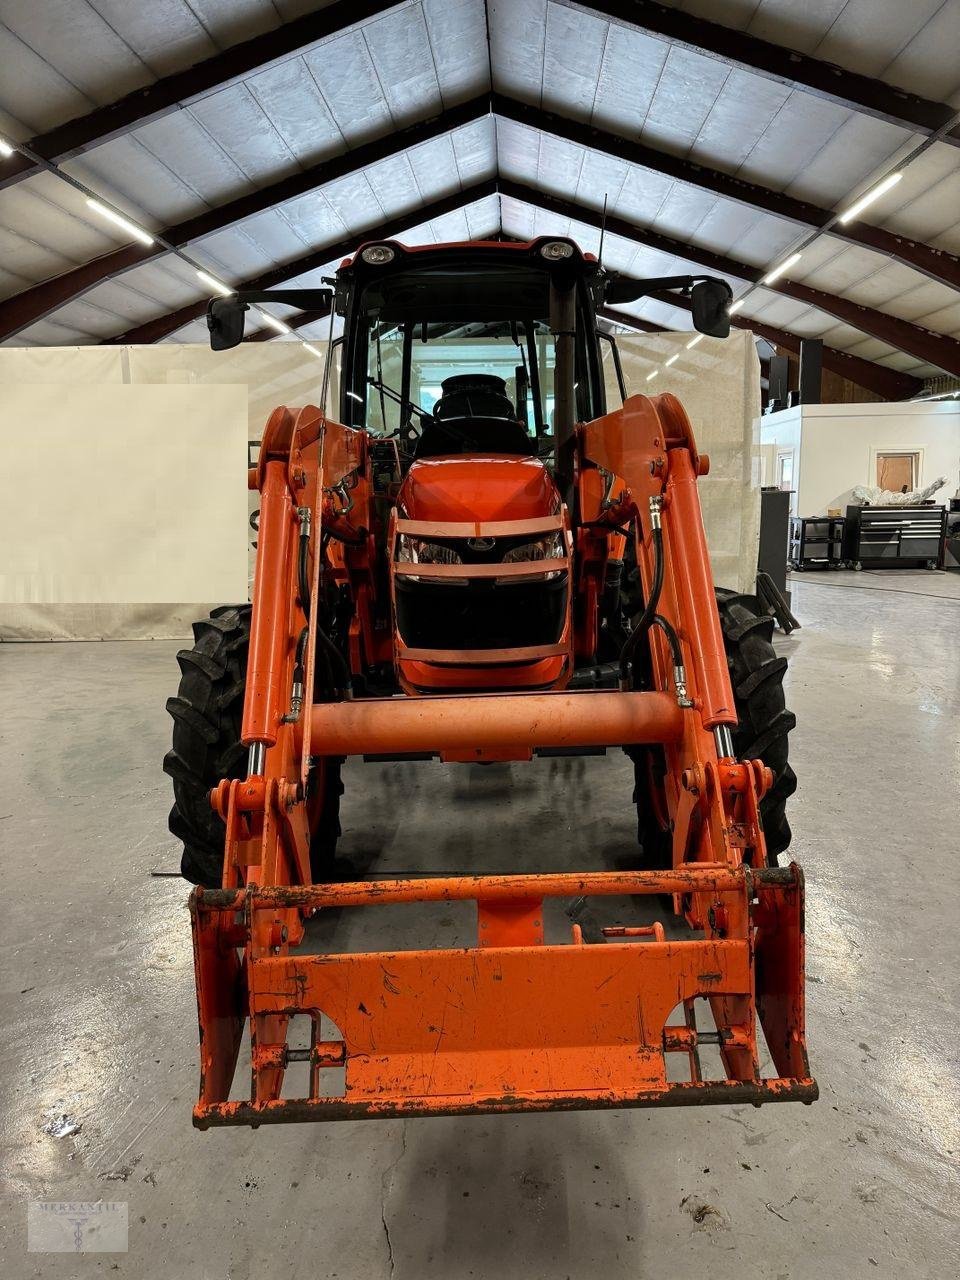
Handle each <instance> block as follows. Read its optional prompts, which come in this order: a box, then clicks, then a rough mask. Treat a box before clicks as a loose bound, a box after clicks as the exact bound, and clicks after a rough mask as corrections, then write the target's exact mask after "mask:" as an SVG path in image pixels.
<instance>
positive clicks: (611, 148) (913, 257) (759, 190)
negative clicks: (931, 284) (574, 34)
mask: <svg viewBox="0 0 960 1280" xmlns="http://www.w3.org/2000/svg"><path fill="white" fill-rule="evenodd" d="M492 106H493V111H494V113H495V114H496V115H498V116H500V117H502V118H503V119H504V120H512V121H514V122H515V123H517V124H523V125H527V126H528V127H529V128H532V129H538V130H539V131H540V132H541V133H550V134H553V135H554V137H557V138H562V139H563V140H564V141H565V142H573V143H576V144H577V145H578V146H582V147H587V148H589V149H590V150H591V151H599V152H600V153H601V154H602V155H607V156H610V157H611V158H612V159H615V160H621V161H622V160H626V161H627V163H628V164H635V165H640V166H641V167H642V168H644V169H650V170H652V171H653V172H654V173H662V174H664V175H666V176H667V177H669V178H674V179H676V181H678V182H685V183H687V184H689V185H690V186H694V187H700V188H701V189H702V190H704V191H709V192H710V193H711V194H712V195H716V196H722V197H723V198H724V199H726V200H734V201H736V203H737V204H743V205H746V206H747V207H748V208H751V209H762V210H763V212H764V213H771V214H773V215H774V217H777V218H783V219H785V220H786V221H788V222H796V223H798V224H800V225H801V226H806V227H813V228H817V229H819V228H821V227H825V226H827V224H828V223H829V222H830V221H831V219H833V218H835V217H836V213H835V212H834V210H832V209H823V208H821V207H820V206H818V205H815V204H811V203H810V202H809V201H807V200H798V199H796V197H794V196H789V195H786V194H784V193H783V192H782V191H775V190H773V189H772V188H770V187H764V186H761V185H760V184H759V183H757V182H748V181H746V179H744V178H738V177H735V176H734V175H733V174H730V173H724V172H723V171H722V170H720V169H711V168H709V167H707V166H706V165H703V164H699V163H698V162H697V161H695V160H684V159H682V158H681V157H679V156H675V155H672V154H671V153H670V152H668V151H660V150H658V149H657V148H656V147H651V146H649V145H648V144H647V143H645V142H640V141H638V140H637V139H636V138H629V137H626V136H625V135H623V134H618V133H614V132H613V131H612V130H610V129H603V128H599V127H598V126H597V125H593V124H586V123H584V122H583V121H582V120H574V119H572V118H571V117H570V116H565V115H560V114H559V113H557V112H555V111H546V110H544V109H543V108H542V107H537V106H532V105H530V104H529V103H525V102H520V101H518V100H517V99H515V98H510V97H507V96H506V95H504V94H501V93H495V94H493V95H492ZM829 234H830V235H832V236H834V237H836V239H838V240H845V241H847V242H848V243H850V244H860V245H863V246H864V247H865V248H867V249H874V250H875V251H876V252H877V253H882V254H884V255H885V256H888V257H891V258H896V259H897V261H899V262H902V263H903V264H904V265H905V266H908V267H913V268H914V270H916V271H919V272H921V273H922V274H923V275H925V276H929V278H930V279H931V280H936V281H938V282H939V283H941V284H947V285H950V286H951V288H954V289H958V290H960V258H958V257H956V256H955V255H954V254H952V253H947V252H946V251H945V250H943V249H935V248H933V247H932V246H931V245H928V244H923V243H922V242H920V241H918V240H911V239H910V238H909V237H908V236H902V235H899V234H897V233H896V232H894V231H885V230H884V229H883V228H882V227H875V226H871V225H870V224H869V223H866V222H863V221H862V220H861V219H859V218H857V219H855V220H854V221H853V222H850V223H848V224H847V225H846V226H844V225H843V224H841V223H837V224H835V225H834V226H832V227H830V231H829Z"/></svg>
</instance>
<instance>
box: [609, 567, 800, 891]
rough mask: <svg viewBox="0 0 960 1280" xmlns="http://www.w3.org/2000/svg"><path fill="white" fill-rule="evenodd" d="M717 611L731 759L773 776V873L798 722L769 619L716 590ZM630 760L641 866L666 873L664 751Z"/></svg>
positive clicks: (637, 753)
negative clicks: (729, 695) (731, 715)
mask: <svg viewBox="0 0 960 1280" xmlns="http://www.w3.org/2000/svg"><path fill="white" fill-rule="evenodd" d="M717 607H718V609H719V611H720V625H721V628H722V630H723V642H724V648H725V650H726V655H727V665H728V667H729V669H730V683H731V685H732V686H733V696H734V704H735V706H736V711H737V721H738V723H737V727H736V728H735V729H734V730H733V751H734V755H735V756H736V758H737V759H738V760H762V761H763V763H764V764H765V765H766V766H767V767H768V768H770V769H772V770H773V786H772V787H771V788H770V790H769V791H768V792H767V794H766V795H765V796H764V797H763V799H762V800H761V801H760V821H761V825H762V827H763V835H764V840H765V842H766V846H767V863H768V865H769V866H772V867H775V866H776V865H777V855H778V854H780V853H782V852H783V851H784V849H786V848H787V846H788V845H789V844H790V840H791V832H790V823H789V822H788V821H787V815H786V804H787V800H788V799H789V797H790V796H792V795H793V793H794V791H796V789H797V777H796V774H795V773H794V772H793V770H792V769H791V767H790V764H789V762H788V758H787V752H788V746H787V734H788V733H789V732H790V730H791V729H792V728H793V727H794V725H795V724H796V722H797V721H796V716H794V714H793V713H792V712H791V711H788V710H787V708H786V702H785V700H784V693H783V677H784V673H785V671H786V669H787V660H786V658H778V657H777V654H776V651H775V650H774V647H773V642H772V635H773V626H774V621H773V618H771V617H770V616H769V615H767V614H758V613H757V604H756V599H755V597H752V596H743V595H739V594H738V593H737V592H736V591H727V590H725V589H724V588H721V587H718V588H717ZM629 754H630V755H631V758H632V759H633V762H634V766H633V768H634V793H633V799H634V803H635V804H636V806H637V839H638V840H639V842H640V845H641V848H642V853H643V863H644V865H645V866H647V867H650V868H662V867H669V866H670V865H671V861H672V843H673V837H672V832H671V831H670V830H669V829H668V828H667V827H665V826H664V821H665V801H664V799H663V777H664V772H665V769H666V763H665V759H664V754H663V749H662V748H661V747H635V748H631V749H630V752H629ZM658 808H659V809H660V810H661V813H660V816H659V818H658V814H657V810H658Z"/></svg>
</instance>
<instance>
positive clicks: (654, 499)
mask: <svg viewBox="0 0 960 1280" xmlns="http://www.w3.org/2000/svg"><path fill="white" fill-rule="evenodd" d="M662 511H663V495H662V494H660V493H652V494H651V495H650V529H651V532H652V531H654V530H658V529H659V528H660V524H661V520H660V516H661V512H662Z"/></svg>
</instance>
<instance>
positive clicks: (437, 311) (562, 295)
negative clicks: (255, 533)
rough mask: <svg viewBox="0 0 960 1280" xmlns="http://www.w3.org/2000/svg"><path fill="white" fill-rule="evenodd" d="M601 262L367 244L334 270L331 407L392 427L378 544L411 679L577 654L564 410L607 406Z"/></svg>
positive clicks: (567, 668) (548, 673)
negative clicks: (388, 519)
mask: <svg viewBox="0 0 960 1280" xmlns="http://www.w3.org/2000/svg"><path fill="white" fill-rule="evenodd" d="M599 280H600V273H599V268H598V264H597V263H596V261H595V259H593V258H592V256H590V255H584V254H582V253H581V252H580V250H579V249H578V248H577V247H576V246H575V245H574V244H573V243H572V242H570V241H567V240H538V241H534V242H533V243H531V244H501V243H496V242H493V243H479V244H472V245H451V246H440V247H438V248H430V249H427V250H424V249H408V248H406V247H404V246H403V245H399V244H396V243H389V244H375V245H367V246H366V247H364V248H362V249H361V250H360V251H359V252H358V254H357V255H356V256H355V257H354V258H353V259H351V260H350V261H348V262H347V263H346V264H345V265H344V266H343V267H342V268H341V270H340V272H339V273H338V276H337V295H336V296H337V305H338V308H339V309H340V310H341V311H342V313H343V314H344V320H345V338H344V343H345V352H344V361H343V363H344V370H345V373H344V377H343V380H342V386H341V391H340V411H341V415H342V418H343V421H344V422H345V423H346V424H347V425H348V426H355V427H361V426H362V427H364V428H365V429H366V431H367V432H372V433H373V434H374V435H375V436H376V437H378V438H380V439H381V440H383V439H386V440H393V441H395V442H396V444H397V449H398V457H399V460H400V470H401V477H402V478H401V481H400V485H399V489H398V492H397V495H396V505H395V510H394V512H393V523H392V524H391V526H390V529H389V531H388V538H387V547H386V551H387V559H388V562H389V565H390V571H391V600H392V605H393V612H394V617H395V639H394V646H395V651H394V668H395V671H396V676H397V680H398V683H399V684H400V687H401V688H403V689H404V690H405V691H406V692H408V693H413V694H418V693H428V692H439V691H449V690H451V689H476V690H490V689H500V688H517V687H522V688H528V689H529V688H540V689H543V688H556V687H562V686H563V685H565V684H566V683H567V682H568V681H569V679H570V677H571V675H572V674H573V669H574V655H573V646H572V633H573V628H572V605H573V599H572V591H571V583H572V556H573V536H572V526H571V519H570V512H569V509H568V505H567V504H566V503H565V501H564V496H565V493H567V492H569V488H570V484H571V482H572V473H569V474H567V475H566V476H564V474H563V461H564V450H565V447H567V448H566V452H567V459H566V460H567V464H568V472H569V465H570V461H571V459H570V457H569V448H568V446H569V442H570V441H571V439H572V433H573V427H574V423H575V422H576V421H578V420H589V419H591V418H595V417H598V416H600V415H601V414H602V413H603V411H604V403H603V384H602V378H601V370H600V361H599V353H598V349H597V342H596V331H595V325H594V295H593V290H594V289H595V288H596V286H597V285H598V283H599Z"/></svg>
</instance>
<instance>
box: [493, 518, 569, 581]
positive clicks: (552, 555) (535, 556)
mask: <svg viewBox="0 0 960 1280" xmlns="http://www.w3.org/2000/svg"><path fill="white" fill-rule="evenodd" d="M566 554H567V553H566V548H565V547H564V543H563V533H562V532H561V531H560V530H559V529H558V530H557V532H556V533H551V534H548V535H547V537H546V538H537V540H536V542H524V543H521V545H520V546H519V547H511V549H510V550H509V551H508V552H507V553H506V554H505V555H504V557H503V563H504V564H518V563H524V562H526V561H530V560H563V559H565V558H566ZM563 572H564V571H563V569H551V570H549V572H547V573H532V574H523V575H522V576H520V577H513V578H504V579H503V581H504V582H528V581H534V580H539V581H544V580H547V579H550V578H559V577H560V575H561V574H562V573H563Z"/></svg>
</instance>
